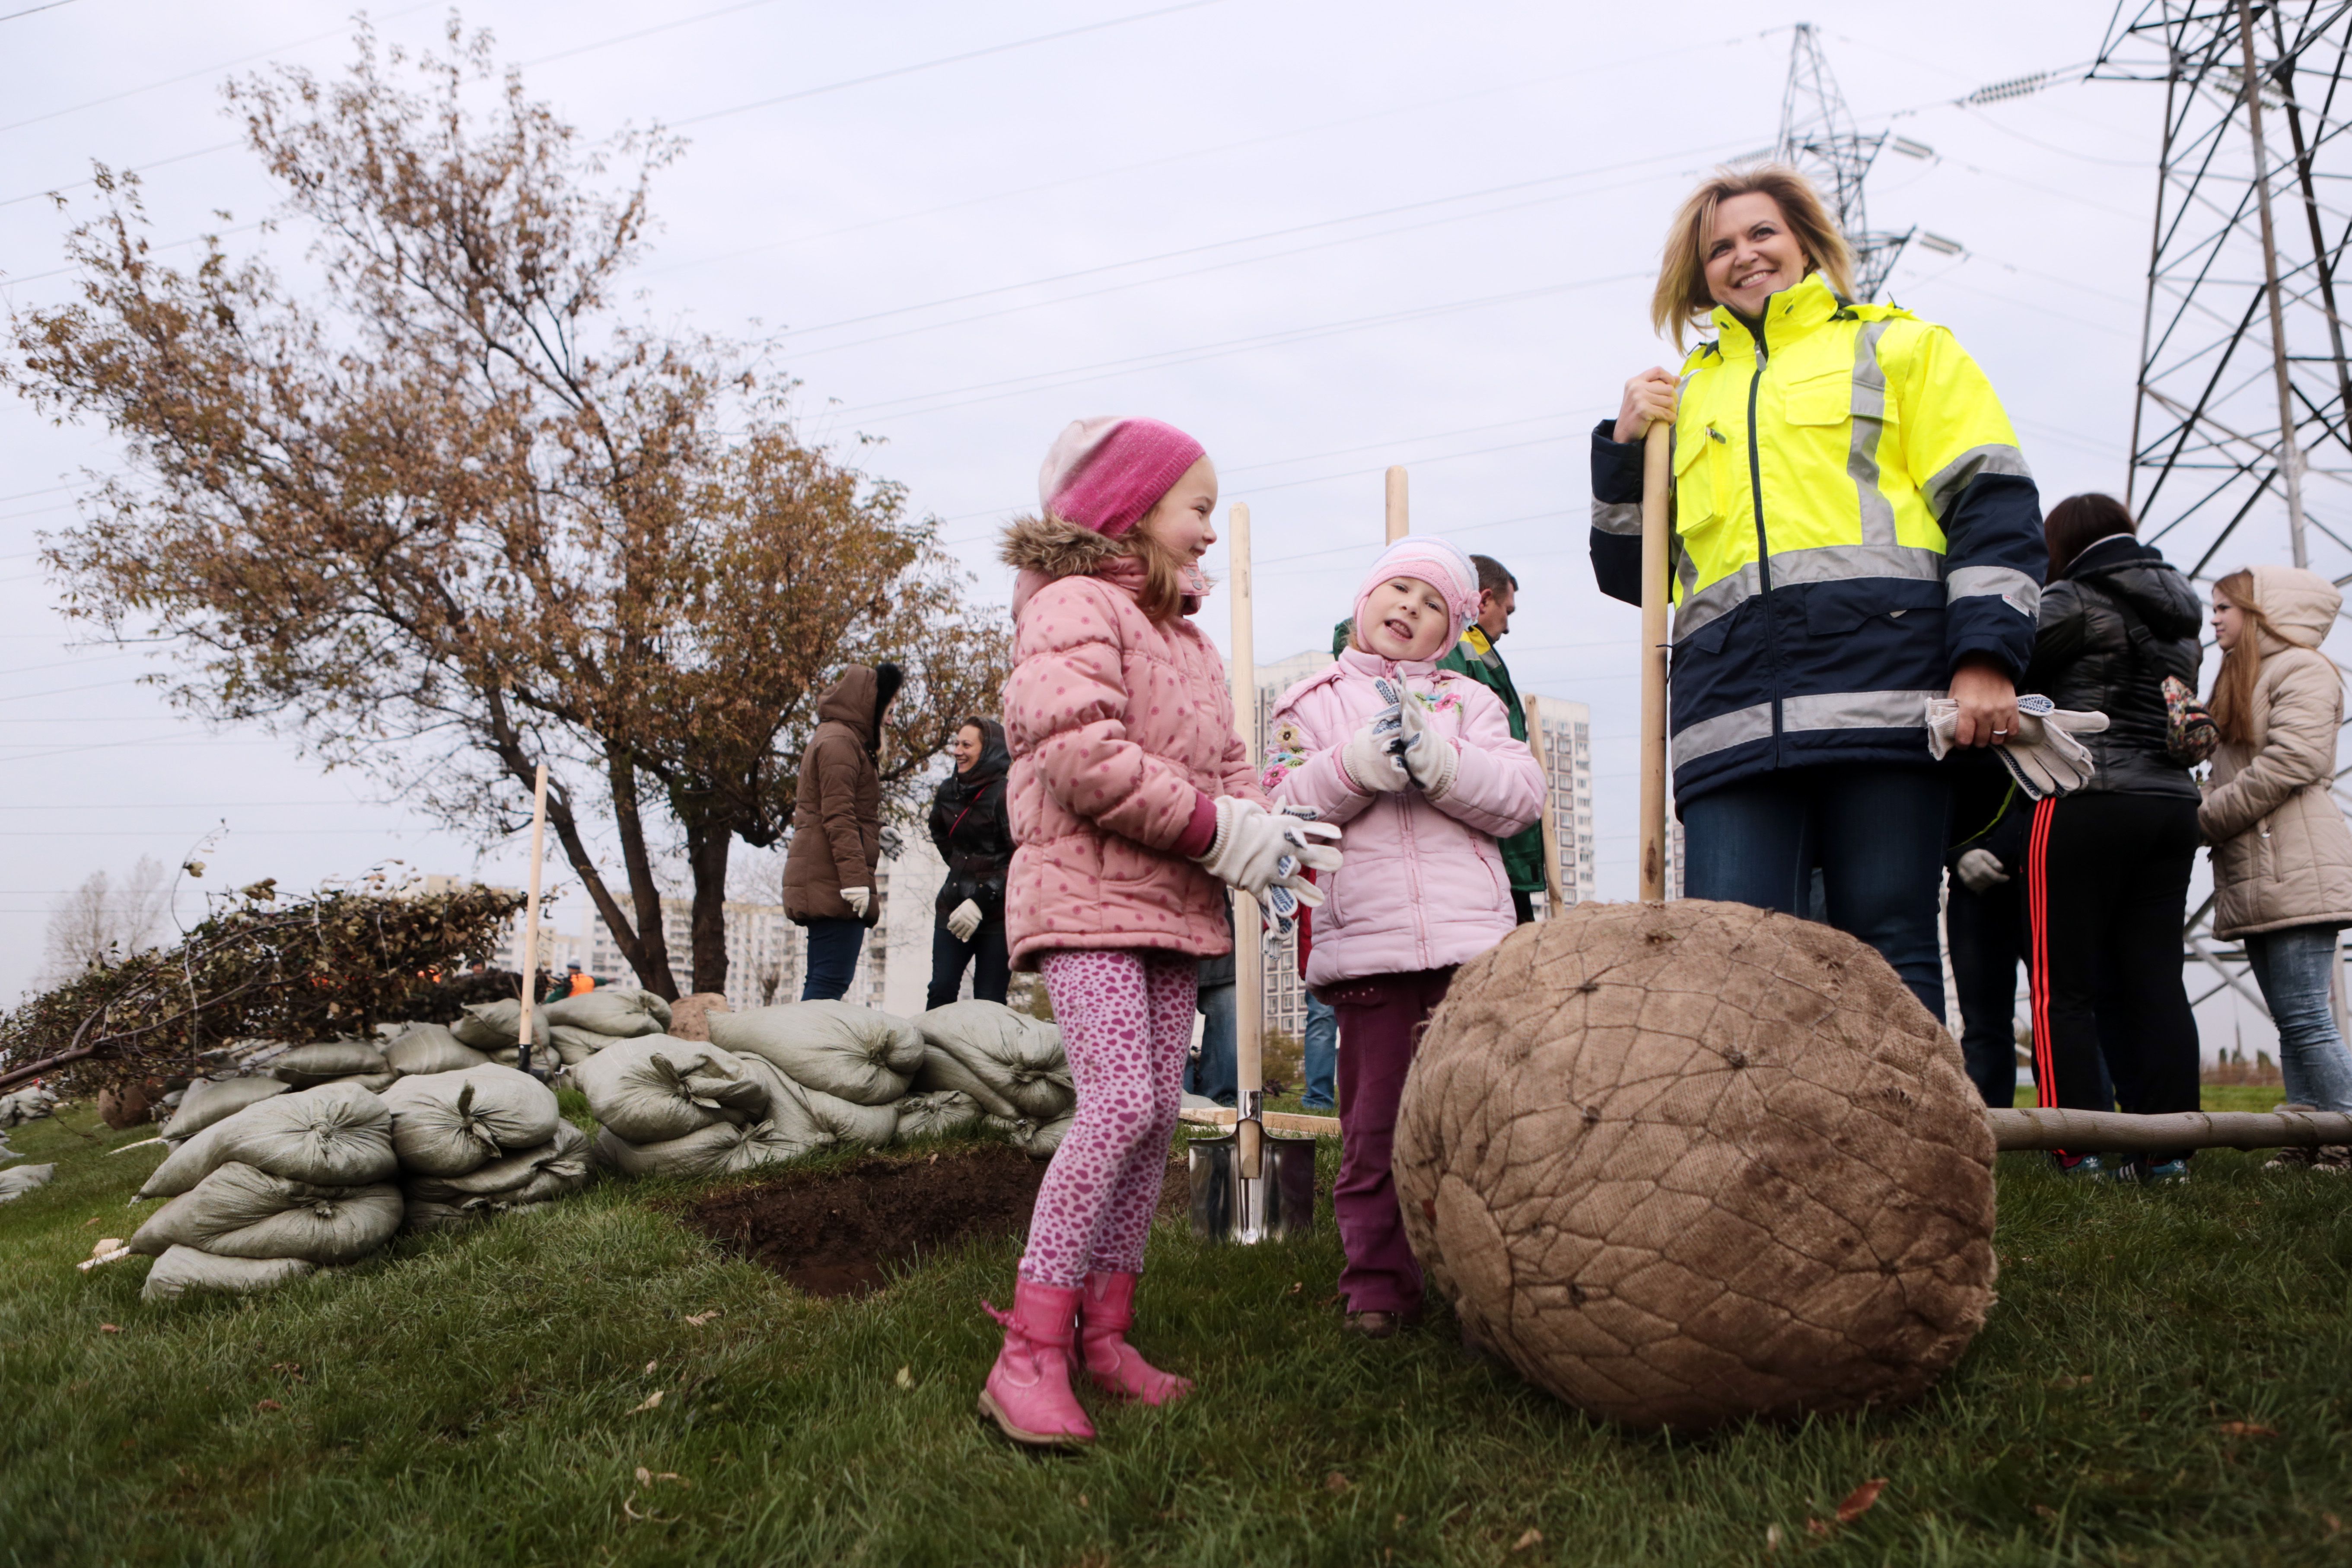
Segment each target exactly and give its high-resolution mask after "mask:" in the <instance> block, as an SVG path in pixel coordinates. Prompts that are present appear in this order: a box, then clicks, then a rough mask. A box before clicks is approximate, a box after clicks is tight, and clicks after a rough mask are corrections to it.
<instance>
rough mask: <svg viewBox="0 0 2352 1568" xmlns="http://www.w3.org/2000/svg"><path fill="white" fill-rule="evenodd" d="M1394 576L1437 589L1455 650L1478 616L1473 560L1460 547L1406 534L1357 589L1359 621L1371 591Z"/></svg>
mask: <svg viewBox="0 0 2352 1568" xmlns="http://www.w3.org/2000/svg"><path fill="white" fill-rule="evenodd" d="M1391 577H1414V578H1418V579H1420V580H1421V581H1422V582H1423V583H1426V584H1429V585H1430V586H1431V587H1433V588H1434V589H1436V590H1437V591H1438V593H1439V594H1441V595H1444V599H1445V609H1446V613H1447V614H1448V615H1450V616H1453V617H1454V630H1453V634H1452V635H1451V636H1449V637H1447V638H1446V639H1445V646H1446V647H1453V646H1454V644H1455V643H1456V642H1458V641H1460V640H1461V637H1462V628H1463V627H1465V626H1468V625H1469V624H1470V617H1471V616H1475V615H1476V614H1477V613H1478V569H1477V568H1476V567H1475V566H1473V565H1471V564H1470V557H1468V556H1467V555H1465V554H1464V553H1463V552H1462V551H1461V550H1460V548H1459V547H1457V546H1455V545H1452V544H1448V543H1446V542H1445V541H1444V540H1442V539H1431V538H1428V537H1427V536H1425V535H1415V534H1407V535H1405V537H1403V538H1402V539H1400V540H1398V541H1397V542H1395V543H1394V544H1391V545H1390V546H1389V547H1388V548H1387V549H1386V550H1383V551H1381V558H1380V559H1379V560H1378V561H1375V562H1373V563H1372V569H1371V571H1370V574H1367V575H1366V576H1365V578H1364V581H1363V584H1362V585H1361V586H1360V587H1358V588H1357V590H1356V619H1357V620H1359V621H1361V620H1362V619H1363V618H1364V601H1365V600H1367V599H1369V598H1370V597H1371V596H1372V590H1373V589H1375V588H1377V587H1379V586H1380V585H1381V584H1383V583H1385V582H1387V581H1388V580H1389V579H1390V578H1391Z"/></svg>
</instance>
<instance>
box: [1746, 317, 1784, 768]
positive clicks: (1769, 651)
mask: <svg viewBox="0 0 2352 1568" xmlns="http://www.w3.org/2000/svg"><path fill="white" fill-rule="evenodd" d="M1771 315H1772V302H1771V301H1770V300H1766V301H1765V302H1764V314H1763V315H1761V316H1759V317H1758V318H1756V374H1754V375H1751V376H1749V377H1748V506H1749V509H1750V510H1753V511H1754V512H1755V514H1756V584H1757V595H1756V602H1757V605H1758V606H1759V608H1760V609H1761V611H1762V612H1763V616H1764V649H1765V663H1766V664H1767V666H1768V667H1769V668H1770V670H1771V673H1772V744H1773V750H1774V752H1775V753H1776V755H1775V758H1774V761H1775V763H1776V764H1777V763H1778V761H1779V758H1778V756H1777V752H1779V750H1780V688H1781V686H1782V684H1783V683H1782V680H1781V678H1780V627H1779V625H1778V624H1777V622H1776V621H1775V619H1774V617H1773V615H1772V551H1771V548H1770V546H1769V545H1768V544H1766V542H1765V541H1764V455H1763V450H1762V448H1761V447H1759V445H1758V444H1757V440H1756V395H1757V393H1758V391H1759V389H1760V388H1761V387H1762V386H1763V384H1764V367H1765V365H1766V363H1769V360H1770V358H1771V353H1770V350H1769V348H1768V347H1767V345H1766V343H1765V341H1764V326H1765V323H1766V322H1767V321H1769V320H1770V319H1771Z"/></svg>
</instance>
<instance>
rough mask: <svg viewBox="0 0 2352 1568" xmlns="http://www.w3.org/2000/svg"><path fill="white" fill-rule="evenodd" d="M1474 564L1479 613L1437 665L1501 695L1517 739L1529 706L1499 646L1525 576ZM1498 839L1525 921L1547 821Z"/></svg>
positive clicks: (1489, 560) (1497, 565)
mask: <svg viewBox="0 0 2352 1568" xmlns="http://www.w3.org/2000/svg"><path fill="white" fill-rule="evenodd" d="M1470 563H1471V564H1472V565H1473V566H1475V567H1476V568H1477V569H1478V616H1477V618H1476V619H1475V620H1473V621H1472V622H1471V623H1470V624H1469V625H1468V626H1465V627H1463V628H1462V640H1461V641H1460V642H1457V643H1455V644H1454V647H1452V648H1451V649H1450V650H1449V651H1448V652H1447V653H1446V655H1445V657H1444V658H1441V659H1439V660H1438V661H1437V668H1440V669H1452V670H1458V671H1460V672H1461V673H1462V674H1464V675H1466V676H1468V677H1469V678H1470V679H1473V680H1475V681H1476V682H1478V684H1479V685H1481V686H1484V687H1486V688H1488V689H1491V690H1492V691H1493V692H1494V693H1495V695H1496V696H1497V697H1499V698H1501V699H1502V700H1503V708H1504V710H1505V711H1506V712H1507V713H1509V714H1510V716H1511V739H1513V740H1514V741H1524V740H1526V739H1527V738H1528V710H1527V708H1526V705H1525V704H1523V703H1521V702H1520V700H1519V689H1518V688H1517V687H1516V686H1514V685H1512V684H1511V670H1510V667H1509V666H1508V665H1507V664H1505V663H1504V662H1503V656H1502V655H1501V654H1500V653H1498V652H1496V649H1495V645H1496V643H1497V642H1500V641H1501V640H1502V638H1503V635H1504V634H1505V633H1507V632H1508V631H1509V630H1510V629H1511V612H1512V611H1513V610H1515V609H1517V607H1518V598H1519V580H1518V579H1517V577H1514V576H1512V575H1511V574H1510V572H1509V571H1508V570H1507V568H1506V567H1505V566H1504V565H1503V563H1501V562H1499V561H1497V560H1496V559H1495V558H1494V557H1493V556H1491V555H1473V556H1472V557H1470ZM1497 842H1498V844H1499V846H1500V847H1501V849H1502V851H1503V868H1504V869H1505V870H1506V871H1507V872H1509V873H1510V878H1511V904H1512V906H1513V907H1514V908H1515V909H1517V910H1518V915H1519V923H1520V924H1521V925H1525V924H1527V923H1528V921H1532V920H1534V919H1535V918H1536V907H1535V895H1536V894H1538V893H1539V892H1541V891H1543V889H1544V846H1543V824H1542V823H1540V822H1538V823H1537V824H1536V825H1535V826H1532V827H1530V828H1528V830H1527V831H1525V832H1524V833H1515V834H1513V835H1512V836H1511V837H1508V838H1505V839H1500V840H1498V841H1497Z"/></svg>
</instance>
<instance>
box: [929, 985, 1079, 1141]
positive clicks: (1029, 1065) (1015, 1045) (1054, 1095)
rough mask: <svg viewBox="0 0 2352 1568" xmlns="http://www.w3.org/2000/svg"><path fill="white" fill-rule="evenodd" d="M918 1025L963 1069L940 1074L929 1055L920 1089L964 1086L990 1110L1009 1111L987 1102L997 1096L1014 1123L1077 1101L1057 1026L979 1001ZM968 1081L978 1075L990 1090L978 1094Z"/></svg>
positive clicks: (941, 1010) (1053, 1115)
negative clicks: (959, 1071)
mask: <svg viewBox="0 0 2352 1568" xmlns="http://www.w3.org/2000/svg"><path fill="white" fill-rule="evenodd" d="M915 1026H916V1028H918V1029H919V1030H920V1031H921V1033H922V1037H923V1043H924V1044H925V1045H926V1046H928V1047H931V1048H932V1051H933V1052H941V1051H943V1052H945V1053H946V1054H947V1055H948V1056H950V1057H951V1058H954V1059H955V1062H956V1064H957V1065H958V1066H959V1067H961V1068H963V1069H964V1070H963V1072H961V1073H953V1072H942V1071H941V1070H940V1065H939V1064H938V1063H937V1062H935V1061H934V1060H933V1059H932V1057H931V1056H930V1055H929V1054H927V1055H926V1057H925V1058H924V1063H923V1073H922V1075H921V1078H922V1079H923V1081H920V1082H919V1083H918V1084H917V1085H916V1087H917V1088H919V1089H963V1090H964V1092H965V1093H967V1094H971V1095H972V1097H973V1098H974V1099H976V1100H979V1101H980V1102H981V1104H982V1106H983V1107H985V1108H986V1109H987V1110H990V1111H991V1112H992V1114H995V1115H1000V1116H1001V1115H1005V1114H1006V1110H1000V1109H999V1108H998V1106H997V1105H991V1104H989V1101H990V1100H996V1101H998V1102H999V1104H1000V1105H1002V1106H1004V1107H1007V1108H1009V1110H1010V1114H1011V1116H1012V1118H1013V1120H1016V1121H1039V1122H1045V1121H1055V1120H1056V1119H1058V1118H1060V1117H1061V1116H1063V1115H1065V1114H1066V1113H1067V1112H1068V1111H1069V1110H1070V1108H1071V1107H1072V1106H1074V1105H1076V1103H1077V1089H1076V1086H1075V1085H1074V1084H1073V1083H1072V1082H1071V1080H1070V1063H1069V1058H1068V1057H1067V1056H1066V1055H1065V1054H1064V1052H1063V1050H1062V1031H1061V1027H1060V1026H1058V1025H1055V1024H1051V1023H1047V1022H1045V1020H1043V1019H1038V1018H1032V1017H1031V1016H1029V1015H1028V1014H1026V1013H1016V1012H1014V1011H1013V1009H1012V1008H1010V1007H1007V1006H1005V1005H1003V1004H1002V1003H999V1002H982V1001H977V1000H975V1001H971V1002H950V1003H949V1004H948V1005H946V1006H944V1007H934V1008H932V1009H931V1010H930V1011H929V1012H928V1013H926V1014H924V1015H923V1016H921V1017H919V1018H918V1019H916V1020H915ZM967 1079H976V1080H977V1081H978V1082H979V1083H980V1084H981V1085H982V1087H983V1088H984V1089H986V1090H987V1092H986V1093H984V1094H982V1093H975V1092H974V1091H973V1090H972V1089H970V1088H969V1087H968V1086H967V1082H966V1080H967Z"/></svg>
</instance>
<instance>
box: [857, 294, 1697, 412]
mask: <svg viewBox="0 0 2352 1568" xmlns="http://www.w3.org/2000/svg"><path fill="white" fill-rule="evenodd" d="M1649 276H1650V273H1649V271H1648V270H1647V269H1646V268H1645V269H1643V270H1642V271H1640V272H1620V273H1612V274H1611V275H1609V276H1607V277H1603V278H1586V279H1578V280H1577V281H1575V282H1572V283H1553V284H1547V285H1545V286H1543V287H1540V288H1535V289H1514V290H1512V291H1510V292H1508V293H1503V294H1488V295H1485V296H1482V297H1480V298H1477V299H1474V300H1453V301H1451V302H1449V303H1446V304H1443V305H1423V306H1417V307H1414V308H1412V309H1409V310H1388V311H1383V312H1381V313H1380V314H1378V315H1373V316H1359V317H1356V318H1353V319H1351V320H1348V321H1332V322H1326V323H1324V324H1322V325H1320V326H1315V327H1300V328H1293V329H1290V330H1287V331H1279V332H1265V333H1260V334H1258V335H1256V336H1254V337H1247V338H1232V339H1227V340H1226V341H1224V342H1217V343H1206V344H1202V345H1200V346H1198V347H1197V348H1191V349H1164V350H1161V351H1160V352H1158V353H1149V354H1140V355H1137V356H1135V357H1134V358H1131V359H1124V360H1104V361H1100V362H1097V363H1095V364H1091V365H1073V366H1070V367H1069V368H1068V369H1066V370H1059V371H1041V372H1038V373H1036V374H1032V375H1025V376H1012V377H1008V378H1006V379H1005V380H1003V381H992V382H978V383H975V384H972V385H970V386H960V387H950V388H947V389H945V390H943V391H940V392H935V393H923V394H919V395H915V396H912V397H896V398H888V399H885V400H883V401H881V402H877V403H866V404H858V405H851V406H848V407H845V408H843V409H841V410H839V412H840V413H841V414H842V415H844V416H852V415H862V414H863V415H872V416H873V417H875V418H877V419H880V420H889V419H908V418H915V417H918V416H922V415H928V414H944V413H947V412H950V410H953V409H958V408H969V407H971V405H974V404H977V403H991V402H994V401H996V400H998V399H1000V398H1004V397H1018V396H1022V395H1026V394H1029V393H1033V392H1051V391H1055V390H1057V389H1059V388H1061V387H1065V386H1076V385H1079V384H1083V383H1086V382H1089V381H1100V380H1103V379H1105V378H1106V377H1108V376H1113V375H1118V374H1121V373H1122V372H1124V371H1128V370H1137V369H1150V370H1171V369H1174V368H1175V367H1176V366H1178V365H1186V364H1198V363H1201V362H1202V361H1203V360H1211V359H1221V358H1223V357H1225V356H1226V355H1228V354H1235V353H1249V352H1251V351H1253V350H1255V349H1261V348H1268V347H1273V346H1276V345H1278V344H1280V345H1286V344H1290V343H1297V342H1311V341H1313V340H1315V339H1317V338H1326V337H1335V336H1339V335H1340V334H1342V333H1347V332H1355V331H1365V330H1367V329H1369V328H1372V327H1381V326H1391V325H1394V324H1396V323H1398V322H1402V321H1422V320H1428V319H1431V318H1433V317H1437V316H1444V315H1453V314H1456V313H1458V312H1461V311H1464V310H1483V309H1486V308H1487V307H1490V306H1495V305H1507V304H1517V303H1521V302H1524V301H1526V300H1537V299H1542V298H1544V297H1546V296H1548V295H1553V294H1565V293H1570V292H1573V291H1575V290H1578V289H1597V288H1601V287H1603V286H1605V285H1608V284H1611V283H1622V282H1625V281H1627V280H1628V279H1638V278H1647V277H1649ZM1054 378H1059V379H1054ZM999 388H1003V389H1005V390H997V389H999ZM964 393H979V394H981V395H979V396H975V397H964V396H961V394H964ZM935 397H948V398H954V399H956V400H955V401H953V402H949V403H939V404H933V405H931V406H929V407H924V408H908V407H903V406H901V405H907V404H917V403H923V402H926V401H928V400H929V399H931V398H935ZM893 409H895V410H897V412H883V413H879V414H876V413H875V412H874V411H876V410H893Z"/></svg>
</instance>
